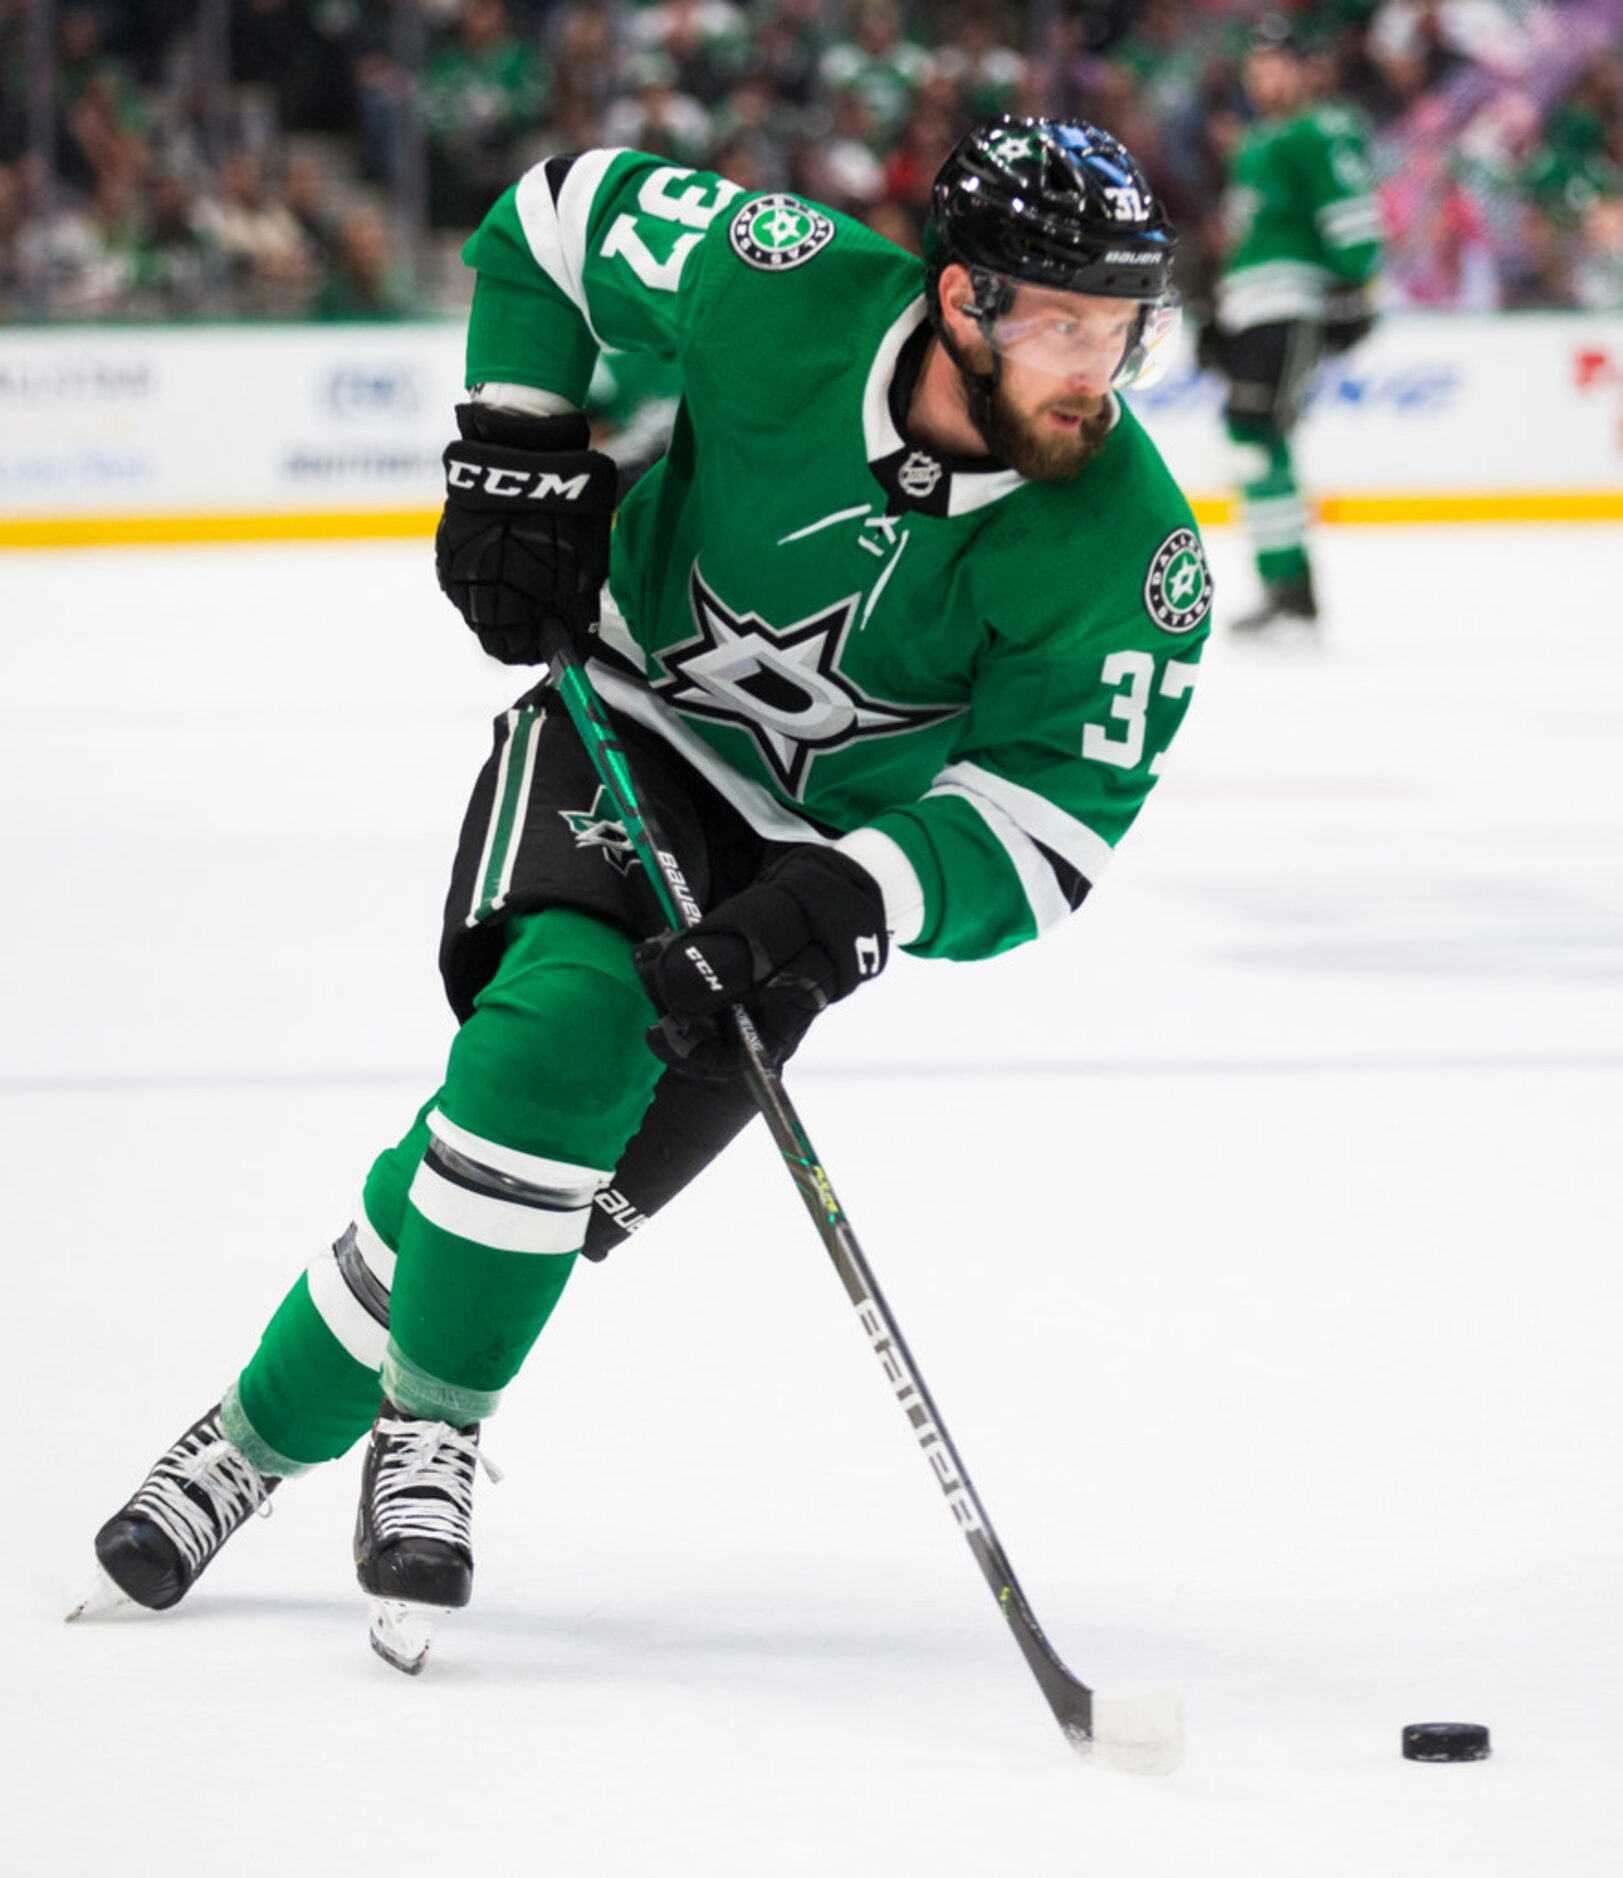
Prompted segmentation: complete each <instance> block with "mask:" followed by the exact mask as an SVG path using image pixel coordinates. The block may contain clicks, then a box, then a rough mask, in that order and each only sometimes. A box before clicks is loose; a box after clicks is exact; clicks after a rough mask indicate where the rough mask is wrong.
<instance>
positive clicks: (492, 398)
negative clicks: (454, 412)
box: [471, 382, 580, 417]
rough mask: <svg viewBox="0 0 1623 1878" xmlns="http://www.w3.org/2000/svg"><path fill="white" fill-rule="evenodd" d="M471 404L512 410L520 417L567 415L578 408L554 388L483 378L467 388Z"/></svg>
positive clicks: (493, 408) (495, 409)
mask: <svg viewBox="0 0 1623 1878" xmlns="http://www.w3.org/2000/svg"><path fill="white" fill-rule="evenodd" d="M471 399H472V402H473V403H474V404H488V405H489V406H490V408H491V409H492V410H493V411H516V412H518V414H519V415H520V416H521V417H567V416H569V415H570V414H571V413H572V412H575V411H578V410H579V409H580V406H579V405H578V404H571V403H570V402H569V400H568V399H567V398H566V397H564V396H563V395H562V393H560V392H556V391H542V390H541V389H540V388H539V387H538V386H535V385H502V384H497V383H494V382H487V383H485V384H482V385H474V386H473V387H472V388H471Z"/></svg>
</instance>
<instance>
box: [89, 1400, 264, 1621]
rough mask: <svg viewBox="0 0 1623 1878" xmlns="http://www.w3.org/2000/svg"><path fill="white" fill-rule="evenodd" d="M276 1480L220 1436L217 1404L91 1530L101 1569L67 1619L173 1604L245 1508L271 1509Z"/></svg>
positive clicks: (243, 1515)
mask: <svg viewBox="0 0 1623 1878" xmlns="http://www.w3.org/2000/svg"><path fill="white" fill-rule="evenodd" d="M280 1485H281V1479H280V1476H279V1475H274V1474H262V1473H260V1471H259V1469H258V1468H257V1467H255V1466H254V1464H253V1462H252V1461H250V1460H249V1459H248V1457H247V1456H246V1455H245V1454H244V1453H243V1452H242V1450H241V1449H240V1448H238V1447H236V1446H235V1445H234V1444H233V1443H232V1442H231V1441H229V1440H228V1439H227V1438H226V1435H225V1433H224V1431H223V1430H222V1428H221V1426H220V1406H219V1404H218V1403H216V1404H215V1405H214V1407H213V1408H211V1409H210V1410H209V1412H208V1413H207V1414H206V1415H205V1416H203V1418H202V1419H201V1420H200V1421H197V1422H194V1423H193V1424H192V1426H191V1427H190V1428H188V1429H187V1430H186V1432H185V1434H183V1435H182V1436H181V1437H180V1439H179V1440H178V1441H176V1442H175V1443H174V1445H173V1446H172V1447H170V1448H169V1449H168V1451H167V1452H166V1453H164V1454H162V1455H160V1456H159V1458H158V1460H157V1461H156V1462H155V1463H154V1465H153V1468H152V1471H151V1473H149V1474H148V1475H147V1477H146V1479H145V1480H144V1481H142V1483H141V1485H140V1487H139V1488H138V1489H137V1490H136V1492H135V1494H134V1495H133V1496H132V1497H131V1499H130V1500H129V1501H128V1502H127V1503H126V1504H125V1505H124V1506H123V1507H121V1508H120V1509H119V1511H118V1512H116V1513H115V1514H114V1515H113V1517H112V1518H111V1519H110V1520H108V1521H107V1523H106V1524H105V1525H104V1526H103V1527H102V1529H101V1531H100V1532H98V1533H97V1534H96V1559H97V1562H98V1565H99V1566H100V1573H99V1575H98V1577H97V1581H96V1585H95V1587H94V1588H93V1589H92V1590H91V1591H90V1593H89V1594H88V1595H87V1596H86V1597H85V1598H84V1599H82V1600H81V1602H80V1603H79V1604H77V1605H76V1606H75V1607H74V1608H73V1610H71V1611H70V1612H69V1613H68V1618H69V1621H70V1622H71V1621H72V1620H73V1619H74V1618H77V1617H93V1616H97V1615H100V1614H101V1613H102V1612H105V1611H108V1610H112V1609H116V1608H117V1607H118V1606H119V1605H121V1604H126V1603H130V1604H140V1605H143V1606H145V1608H146V1609H147V1610H149V1611H167V1610H168V1609H169V1608H170V1607H171V1606H172V1605H176V1604H178V1603H179V1602H180V1600H181V1599H182V1598H183V1597H185V1595H186V1593H187V1592H188V1591H190V1590H191V1588H192V1586H193V1585H194V1584H195V1583H196V1582H197V1580H198V1578H199V1577H200V1576H201V1575H202V1573H203V1572H204V1571H205V1570H206V1568H207V1567H208V1565H209V1564H210V1562H211V1561H212V1560H213V1558H214V1556H215V1554H216V1553H217V1552H218V1551H219V1550H220V1547H221V1546H223V1545H224V1544H225V1542H226V1540H227V1539H229V1538H230V1537H231V1535H232V1533H234V1532H235V1531H236V1530H237V1528H238V1527H239V1526H240V1525H241V1524H242V1523H243V1521H244V1520H245V1519H247V1517H248V1515H249V1514H250V1513H253V1512H256V1511H258V1510H260V1509H263V1510H265V1511H266V1512H268V1511H269V1510H270V1508H269V1506H268V1504H267V1502H268V1501H269V1499H270V1496H271V1495H272V1494H273V1493H274V1492H275V1491H276V1489H277V1487H278V1486H280Z"/></svg>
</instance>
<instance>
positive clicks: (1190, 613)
mask: <svg viewBox="0 0 1623 1878" xmlns="http://www.w3.org/2000/svg"><path fill="white" fill-rule="evenodd" d="M1144 605H1145V606H1146V607H1147V608H1148V609H1149V615H1150V618H1151V619H1153V620H1154V621H1155V623H1156V625H1157V626H1159V627H1160V628H1161V630H1162V632H1168V633H1192V632H1193V631H1194V630H1195V628H1196V627H1197V626H1199V625H1200V624H1201V623H1202V621H1204V619H1205V618H1206V615H1207V614H1208V613H1210V612H1211V610H1212V573H1211V569H1210V568H1209V567H1208V566H1207V565H1206V555H1205V551H1204V550H1203V549H1202V547H1201V545H1200V537H1199V535H1197V534H1196V533H1195V531H1194V530H1193V529H1192V528H1175V529H1174V530H1173V531H1172V533H1171V534H1170V535H1168V536H1167V538H1166V540H1165V541H1163V542H1162V543H1161V545H1160V547H1159V548H1157V549H1156V551H1155V558H1154V559H1153V560H1152V561H1151V562H1150V571H1149V574H1148V575H1147V576H1146V577H1145V581H1144Z"/></svg>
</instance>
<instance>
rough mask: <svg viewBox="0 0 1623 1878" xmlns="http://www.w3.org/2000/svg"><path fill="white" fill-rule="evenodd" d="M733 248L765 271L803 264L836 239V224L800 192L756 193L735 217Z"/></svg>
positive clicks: (738, 254)
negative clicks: (796, 194)
mask: <svg viewBox="0 0 1623 1878" xmlns="http://www.w3.org/2000/svg"><path fill="white" fill-rule="evenodd" d="M728 239H729V240H730V241H731V242H732V244H733V252H734V253H735V254H736V255H737V256H738V257H739V259H740V260H741V261H747V262H748V263H749V265H750V266H751V267H758V268H760V269H762V271H763V272H765V273H769V274H773V273H778V272H780V271H781V270H782V269H784V268H786V267H803V266H804V265H805V263H806V262H807V261H809V260H810V259H811V258H812V256H813V255H814V254H816V253H818V252H819V251H820V250H821V249H823V248H826V247H827V246H828V244H829V243H830V242H831V241H832V240H833V239H834V224H833V222H832V221H830V219H829V218H828V217H827V216H826V215H825V214H824V213H823V211H822V210H821V209H816V208H813V207H812V205H811V204H810V203H809V202H802V201H801V199H800V198H799V196H757V197H756V198H755V200H754V201H753V202H746V203H745V204H744V206H743V208H741V209H740V210H739V211H738V213H737V214H736V215H735V216H734V217H733V224H732V227H731V229H730V230H729V231H728Z"/></svg>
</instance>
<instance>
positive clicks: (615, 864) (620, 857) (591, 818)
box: [558, 788, 637, 874]
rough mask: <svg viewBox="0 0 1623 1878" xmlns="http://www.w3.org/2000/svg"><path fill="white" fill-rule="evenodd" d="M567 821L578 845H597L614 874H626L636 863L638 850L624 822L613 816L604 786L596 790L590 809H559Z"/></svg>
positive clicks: (580, 846)
mask: <svg viewBox="0 0 1623 1878" xmlns="http://www.w3.org/2000/svg"><path fill="white" fill-rule="evenodd" d="M558 813H559V814H560V815H561V816H562V817H563V818H564V820H565V821H566V822H567V823H568V824H569V827H570V831H571V833H572V834H573V835H574V837H575V846H576V847H577V848H597V849H599V850H600V851H601V853H602V856H603V858H604V860H605V861H607V862H608V863H609V865H610V866H611V867H612V868H614V869H615V871H616V872H617V873H621V874H629V873H630V872H631V870H632V868H634V867H635V866H636V865H637V850H636V849H635V848H634V847H633V846H632V845H631V837H630V836H629V835H628V834H627V833H626V825H625V823H624V822H622V821H619V820H617V819H616V817H615V814H614V802H613V800H612V798H611V797H610V795H609V792H608V790H607V789H601V788H600V789H599V790H598V792H597V794H596V795H595V796H594V797H593V798H592V806H591V807H590V808H589V809H559V811H558Z"/></svg>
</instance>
